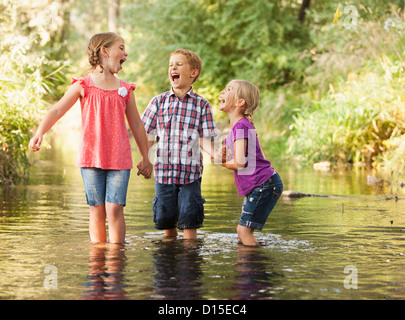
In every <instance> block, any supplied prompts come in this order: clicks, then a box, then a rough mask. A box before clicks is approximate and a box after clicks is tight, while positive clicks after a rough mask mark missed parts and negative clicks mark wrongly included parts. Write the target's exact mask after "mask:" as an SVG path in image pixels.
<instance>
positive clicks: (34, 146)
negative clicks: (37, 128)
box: [28, 135, 43, 152]
mask: <svg viewBox="0 0 405 320" xmlns="http://www.w3.org/2000/svg"><path fill="white" fill-rule="evenodd" d="M42 140H43V136H42V135H38V136H37V135H35V136H34V137H33V138H32V139H31V140H30V142H29V144H28V148H29V149H30V150H31V151H34V152H35V151H39V149H40V148H39V147H40V146H41V143H42Z"/></svg>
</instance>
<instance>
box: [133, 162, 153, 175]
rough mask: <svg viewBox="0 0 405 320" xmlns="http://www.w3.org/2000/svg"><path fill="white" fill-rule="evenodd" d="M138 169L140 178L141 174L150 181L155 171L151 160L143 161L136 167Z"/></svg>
mask: <svg viewBox="0 0 405 320" xmlns="http://www.w3.org/2000/svg"><path fill="white" fill-rule="evenodd" d="M136 167H137V168H138V173H137V174H138V176H139V175H140V174H141V175H143V176H144V177H145V179H150V177H151V175H152V170H153V164H152V163H150V161H149V159H146V160H142V161H141V162H139V163H138V165H137V166H136Z"/></svg>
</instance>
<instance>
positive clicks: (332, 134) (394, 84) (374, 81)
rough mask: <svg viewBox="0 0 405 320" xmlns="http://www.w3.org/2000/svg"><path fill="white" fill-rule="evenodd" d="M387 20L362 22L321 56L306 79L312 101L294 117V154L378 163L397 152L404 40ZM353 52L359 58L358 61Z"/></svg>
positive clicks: (402, 129)
mask: <svg viewBox="0 0 405 320" xmlns="http://www.w3.org/2000/svg"><path fill="white" fill-rule="evenodd" d="M385 19H386V17H384V18H383V19H382V21H381V22H380V21H375V22H373V21H368V22H362V24H361V26H362V27H361V28H359V30H358V31H357V32H355V33H353V34H350V36H349V37H348V38H346V39H343V40H342V39H340V44H343V45H342V46H339V47H328V50H327V51H324V52H323V53H321V54H317V60H316V61H315V63H314V64H313V65H312V66H311V69H310V70H309V74H310V75H309V77H308V79H307V83H308V84H309V83H310V85H309V86H308V87H309V88H310V92H311V93H312V98H313V101H311V103H310V104H309V105H308V106H307V107H306V108H299V109H297V110H296V113H295V114H294V115H293V119H294V121H293V124H292V126H291V128H292V132H291V135H290V138H289V140H288V143H289V150H288V152H289V155H290V156H292V157H294V158H295V159H297V160H299V161H303V162H307V163H312V162H317V161H321V160H329V161H332V162H339V161H342V162H359V161H361V162H366V163H369V164H374V165H375V166H377V164H378V162H379V161H380V160H381V159H382V158H381V155H382V154H384V153H385V152H386V151H387V150H388V149H391V150H390V154H391V155H393V154H394V153H393V152H392V151H393V150H394V149H395V148H396V147H398V148H399V145H398V143H397V141H399V140H398V138H397V137H399V136H401V135H403V134H404V133H405V122H404V120H403V119H404V116H405V95H404V93H403V82H404V79H403V74H404V71H405V70H404V67H405V64H404V63H403V57H402V55H403V52H404V49H405V38H404V35H403V34H402V33H401V32H398V30H393V28H391V29H389V28H385V29H387V30H385V29H384V24H383V23H382V22H383V21H386V20H385ZM398 21H400V20H398ZM400 29H401V30H402V27H401V28H400ZM373 44H378V45H373ZM344 50H345V51H344ZM343 52H344V54H345V55H344V56H343ZM353 56H355V57H358V58H357V61H356V62H355V63H352V61H351V58H352V57H353ZM337 61H339V64H343V66H339V65H338V63H337ZM328 64H332V67H329V66H328ZM345 64H346V65H345ZM334 65H337V70H336V72H333V66H334ZM331 69H332V70H331ZM314 70H316V71H315V72H314ZM322 70H323V71H322ZM324 79H327V81H328V84H329V90H328V91H327V93H326V94H322V92H321V91H322V90H323V89H324V85H325V83H324V82H323V81H324ZM332 83H333V84H332ZM317 84H318V85H319V86H318V88H317V86H316V85H317ZM311 90H312V91H311ZM320 92H321V93H320ZM315 96H320V98H315ZM314 98H315V99H314ZM394 141H395V143H394ZM387 155H388V154H387ZM376 161H377V162H376ZM385 161H388V159H386V160H385ZM402 169H404V168H402Z"/></svg>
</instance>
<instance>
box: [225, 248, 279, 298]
mask: <svg viewBox="0 0 405 320" xmlns="http://www.w3.org/2000/svg"><path fill="white" fill-rule="evenodd" d="M263 250H265V249H264V248H260V247H245V246H242V245H238V247H237V262H236V270H237V274H236V276H235V280H236V283H235V286H234V288H233V289H235V291H236V292H237V294H236V297H235V298H236V299H240V300H259V299H269V298H271V296H272V295H274V292H275V291H274V290H273V289H274V287H275V286H276V285H277V284H278V283H280V276H281V275H280V274H277V273H276V272H275V270H274V268H273V263H272V261H271V258H270V257H269V256H268V253H265V252H264V251H263Z"/></svg>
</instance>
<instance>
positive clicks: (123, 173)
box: [81, 168, 131, 206]
mask: <svg viewBox="0 0 405 320" xmlns="http://www.w3.org/2000/svg"><path fill="white" fill-rule="evenodd" d="M130 171H131V170H103V169H99V168H81V173H82V178H83V183H84V190H85V192H86V199H87V204H88V205H89V206H98V205H100V204H103V203H105V202H110V203H116V204H120V205H123V206H125V205H126V199H127V189H128V182H129V175H130Z"/></svg>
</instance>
